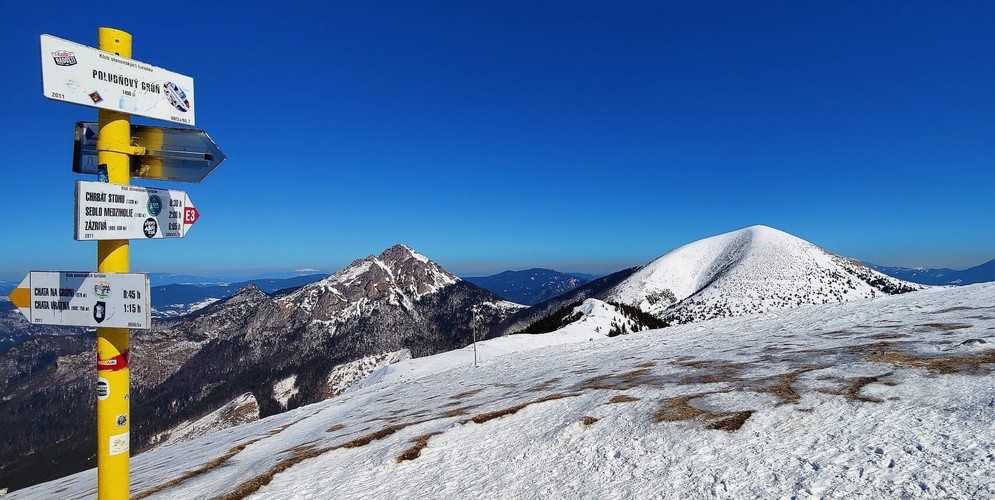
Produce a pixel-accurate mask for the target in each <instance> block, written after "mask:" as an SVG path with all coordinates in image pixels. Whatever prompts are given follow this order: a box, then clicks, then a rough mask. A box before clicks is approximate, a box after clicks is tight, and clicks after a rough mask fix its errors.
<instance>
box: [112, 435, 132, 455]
mask: <svg viewBox="0 0 995 500" xmlns="http://www.w3.org/2000/svg"><path fill="white" fill-rule="evenodd" d="M129 441H130V439H129V437H128V433H127V432H125V433H122V434H115V435H113V436H111V437H110V446H109V449H108V451H107V454H108V455H120V454H122V453H128V448H129V443H128V442H129Z"/></svg>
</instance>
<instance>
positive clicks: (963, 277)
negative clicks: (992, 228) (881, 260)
mask: <svg viewBox="0 0 995 500" xmlns="http://www.w3.org/2000/svg"><path fill="white" fill-rule="evenodd" d="M864 265H866V266H867V267H870V268H871V269H874V270H876V271H879V272H882V273H885V274H887V275H888V276H893V277H895V278H898V279H902V280H905V281H911V282H913V283H920V284H923V285H971V284H974V283H985V282H988V281H995V259H992V260H990V261H988V262H985V263H984V264H981V265H977V266H974V267H971V268H968V269H962V270H955V269H947V268H940V269H931V268H927V267H887V266H879V265H877V264H871V263H869V262H865V263H864Z"/></svg>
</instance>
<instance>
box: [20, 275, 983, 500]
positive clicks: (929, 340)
mask: <svg viewBox="0 0 995 500" xmlns="http://www.w3.org/2000/svg"><path fill="white" fill-rule="evenodd" d="M993 304H995V284H982V285H971V286H967V287H959V288H934V289H928V290H923V291H918V292H915V293H908V294H903V295H899V296H889V297H878V298H873V299H857V300H854V301H852V302H849V303H843V304H829V305H815V306H812V305H808V306H800V307H798V308H796V309H793V310H784V311H779V312H777V313H776V314H758V315H749V316H742V317H737V318H726V319H718V320H709V321H702V322H698V323H693V324H687V325H680V326H674V327H669V328H666V329H664V330H654V331H649V332H642V333H637V334H633V335H628V336H624V337H616V338H612V339H608V338H606V337H605V336H604V335H600V334H598V333H597V332H596V331H595V330H594V329H593V328H596V327H597V326H598V325H601V326H604V325H605V324H607V323H608V322H610V321H611V318H612V317H614V316H613V315H614V314H615V313H614V312H612V310H611V309H610V308H603V307H602V306H601V305H600V304H599V303H598V302H595V301H591V302H588V303H587V304H586V305H587V306H590V307H586V306H585V308H584V309H583V310H582V311H581V312H582V313H583V314H584V320H583V321H584V322H586V323H588V324H587V326H583V324H584V323H583V322H575V323H573V324H572V325H571V326H570V327H568V328H569V329H567V328H565V329H563V330H561V331H557V332H554V333H550V334H546V335H513V336H508V337H501V338H496V339H492V340H487V341H484V342H481V343H480V345H478V351H479V353H480V355H479V359H480V366H478V367H474V366H473V356H474V354H473V353H474V351H473V349H472V348H464V349H460V350H457V351H452V352H447V353H442V354H439V355H435V356H430V357H424V358H418V359H410V360H406V361H401V362H399V363H395V364H392V365H389V366H386V367H383V368H381V369H380V370H378V371H377V372H375V373H374V374H373V375H371V377H370V380H369V383H367V384H365V385H364V386H363V387H361V388H358V389H355V390H353V391H350V392H347V393H345V394H343V395H342V396H340V397H338V398H335V399H330V400H327V401H323V402H319V403H317V404H314V405H309V406H305V407H301V408H298V409H296V410H293V411H290V412H287V413H283V414H280V415H275V416H272V417H269V418H266V419H264V420H261V421H258V422H253V423H250V424H247V425H242V426H239V427H234V428H230V429H226V430H223V431H220V432H216V433H213V434H210V435H207V436H204V437H202V438H198V439H194V440H191V441H188V442H182V443H178V444H176V445H171V446H164V447H161V448H158V449H156V450H153V451H150V452H148V453H144V454H141V455H138V456H136V457H134V458H133V459H132V462H131V464H132V476H131V478H132V494H133V495H135V496H136V497H139V498H149V499H153V500H156V499H173V498H175V499H181V498H182V499H186V498H249V499H263V498H265V499H284V498H286V499H291V498H294V499H296V498H350V499H378V498H411V497H418V498H424V499H435V498H438V499H450V498H495V499H505V498H507V499H512V498H515V499H518V498H665V499H670V498H675V499H677V498H874V499H877V498H993V497H995V483H993V482H992V480H991V478H992V477H993V476H995V456H993V454H992V449H991V443H992V442H993V440H995V427H993V426H992V425H991V423H992V421H993V419H995V399H993V394H995V375H993V367H995V348H993V347H992V346H995V306H993ZM615 319H617V318H615ZM592 327H593V328H592ZM95 484H96V473H95V471H94V470H89V471H85V472H82V473H79V474H76V475H74V476H71V477H67V478H63V479H60V480H58V481H52V482H50V483H46V484H43V485H38V486H35V487H32V488H28V489H25V490H20V491H15V492H13V493H12V494H11V495H10V498H11V499H16V500H21V499H48V498H64V499H82V498H92V496H93V494H94V488H95Z"/></svg>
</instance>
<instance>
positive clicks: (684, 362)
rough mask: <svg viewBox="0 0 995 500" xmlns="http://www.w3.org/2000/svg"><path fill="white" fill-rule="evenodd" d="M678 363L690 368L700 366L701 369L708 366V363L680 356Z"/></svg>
mask: <svg viewBox="0 0 995 500" xmlns="http://www.w3.org/2000/svg"><path fill="white" fill-rule="evenodd" d="M677 364H679V365H683V366H687V367H689V368H699V369H701V368H707V367H708V363H706V362H704V361H700V360H697V359H691V358H680V359H678V360H677Z"/></svg>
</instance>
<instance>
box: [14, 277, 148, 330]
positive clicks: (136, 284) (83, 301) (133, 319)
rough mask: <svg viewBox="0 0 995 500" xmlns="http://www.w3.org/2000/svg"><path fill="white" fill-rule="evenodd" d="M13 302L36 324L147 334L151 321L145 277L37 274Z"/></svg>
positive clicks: (27, 280) (19, 288)
mask: <svg viewBox="0 0 995 500" xmlns="http://www.w3.org/2000/svg"><path fill="white" fill-rule="evenodd" d="M10 301H11V303H13V304H14V306H15V307H17V308H18V309H20V311H21V314H23V315H24V317H25V318H27V319H28V321H30V322H31V324H33V325H61V326H85V327H93V328H96V327H98V326H106V327H111V328H138V329H141V330H147V329H148V328H149V324H150V323H151V314H150V310H151V307H152V304H151V302H150V297H149V277H148V275H147V274H118V273H113V274H111V273H90V272H67V271H40V272H39V271H33V272H31V273H29V274H28V275H27V276H25V278H24V280H23V281H21V284H20V285H18V286H17V288H15V289H14V291H13V292H11V294H10Z"/></svg>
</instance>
